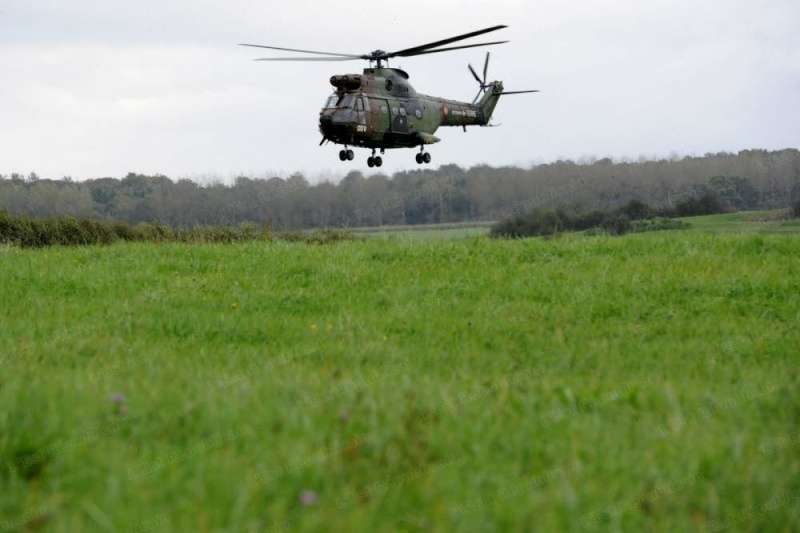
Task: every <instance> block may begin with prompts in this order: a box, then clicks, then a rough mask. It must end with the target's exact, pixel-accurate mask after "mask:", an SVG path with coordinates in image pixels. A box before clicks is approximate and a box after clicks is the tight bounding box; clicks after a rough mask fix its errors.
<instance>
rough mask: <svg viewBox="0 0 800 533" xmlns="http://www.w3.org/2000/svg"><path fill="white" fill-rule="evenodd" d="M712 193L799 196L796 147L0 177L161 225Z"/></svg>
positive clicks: (401, 218) (132, 220)
mask: <svg viewBox="0 0 800 533" xmlns="http://www.w3.org/2000/svg"><path fill="white" fill-rule="evenodd" d="M708 190H711V191H713V193H714V194H715V195H716V196H717V197H718V198H720V199H721V200H722V201H724V202H725V203H726V204H727V205H729V206H731V207H733V208H735V209H771V208H782V207H787V206H789V205H790V203H791V201H792V199H794V198H796V197H800V151H798V150H796V149H785V150H779V151H767V150H744V151H741V152H738V153H727V152H722V153H716V154H706V155H704V156H699V157H694V156H692V157H689V156H687V157H671V158H668V159H658V160H648V159H646V158H640V159H638V160H635V161H632V160H625V161H613V160H611V159H609V158H605V159H599V160H585V161H578V162H576V161H570V160H566V161H564V160H559V161H555V162H553V163H547V164H540V165H535V166H532V167H531V168H527V169H524V168H519V167H499V168H496V167H490V166H475V167H472V168H468V169H465V168H461V167H459V166H457V165H444V166H442V167H440V168H438V169H424V170H422V169H419V170H417V169H415V170H410V171H403V172H397V173H395V174H393V175H392V176H388V175H385V174H380V173H376V174H371V175H369V176H365V175H364V174H363V173H362V172H361V171H358V170H354V171H351V172H350V173H348V174H347V175H346V176H345V177H344V178H343V179H341V180H340V181H338V182H336V183H334V182H330V181H324V182H321V183H317V184H311V183H309V182H308V180H307V179H306V178H305V177H304V176H303V175H302V174H293V175H291V176H288V177H286V178H281V177H272V178H269V179H255V178H252V177H247V176H240V177H238V178H236V179H235V180H234V182H233V183H231V184H223V183H213V184H208V185H201V184H199V183H197V182H194V181H192V180H188V179H181V180H178V181H174V180H171V179H169V178H168V177H166V176H162V175H155V176H147V175H141V174H136V173H129V174H128V175H127V176H125V177H124V178H121V179H117V178H99V179H87V180H84V181H75V180H72V179H70V178H64V179H61V180H49V179H39V178H38V177H37V176H36V174H34V173H31V174H29V175H27V176H24V175H21V174H16V173H15V174H10V175H2V174H0V208H2V209H5V210H6V211H8V212H9V213H10V214H12V215H18V216H29V217H65V216H70V217H75V218H86V219H93V220H104V221H124V222H127V223H129V224H139V223H143V222H158V223H159V224H163V225H167V226H170V227H181V228H192V227H197V226H213V225H238V224H241V223H244V222H251V223H254V224H257V225H268V224H269V225H271V227H273V228H275V229H276V230H289V229H303V228H316V227H331V226H348V227H359V226H380V225H413V224H437V223H457V222H467V221H487V222H488V221H495V220H500V219H504V218H508V217H511V216H514V215H518V214H521V213H526V212H530V211H532V210H535V209H538V208H543V207H558V208H561V209H564V210H565V211H574V212H586V211H591V210H611V209H615V208H618V207H620V206H622V205H625V204H627V203H628V202H630V201H631V200H639V201H642V202H645V203H647V204H648V205H650V206H660V207H664V206H673V205H676V203H679V202H680V201H681V200H685V199H686V198H687V197H699V196H702V194H704V193H705V192H706V191H708Z"/></svg>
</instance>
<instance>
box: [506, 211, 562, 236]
mask: <svg viewBox="0 0 800 533" xmlns="http://www.w3.org/2000/svg"><path fill="white" fill-rule="evenodd" d="M566 222H568V219H567V217H566V216H565V215H564V214H563V213H561V214H560V213H559V212H558V211H556V210H554V209H536V210H534V211H531V212H530V213H526V214H523V215H517V216H514V217H511V218H507V219H505V220H501V221H500V222H498V223H497V224H495V225H494V226H492V229H491V232H490V234H491V236H493V237H509V238H514V239H517V238H521V237H544V236H550V235H555V234H556V233H558V232H559V231H562V230H563V229H569V227H566V228H565V226H568V224H565V223H566Z"/></svg>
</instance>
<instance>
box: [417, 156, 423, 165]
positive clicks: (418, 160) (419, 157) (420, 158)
mask: <svg viewBox="0 0 800 533" xmlns="http://www.w3.org/2000/svg"><path fill="white" fill-rule="evenodd" d="M417 164H418V165H421V164H422V154H417Z"/></svg>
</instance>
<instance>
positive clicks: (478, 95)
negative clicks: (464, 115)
mask: <svg viewBox="0 0 800 533" xmlns="http://www.w3.org/2000/svg"><path fill="white" fill-rule="evenodd" d="M482 92H484V90H483V85H481V88H480V89H478V94H476V95H475V98H473V99H472V103H473V104H474V103H475V102H477V101H478V98H480V97H481V93H482Z"/></svg>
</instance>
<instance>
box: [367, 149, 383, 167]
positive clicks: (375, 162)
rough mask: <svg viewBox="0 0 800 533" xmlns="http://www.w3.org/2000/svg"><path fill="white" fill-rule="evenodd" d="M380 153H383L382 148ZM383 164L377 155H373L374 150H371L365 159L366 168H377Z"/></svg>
mask: <svg viewBox="0 0 800 533" xmlns="http://www.w3.org/2000/svg"><path fill="white" fill-rule="evenodd" d="M381 153H383V148H381ZM382 164H383V158H382V157H381V156H379V155H375V148H373V149H372V155H371V156H369V157H368V158H367V166H368V167H369V168H372V167H379V166H381V165H382Z"/></svg>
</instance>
